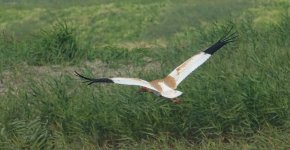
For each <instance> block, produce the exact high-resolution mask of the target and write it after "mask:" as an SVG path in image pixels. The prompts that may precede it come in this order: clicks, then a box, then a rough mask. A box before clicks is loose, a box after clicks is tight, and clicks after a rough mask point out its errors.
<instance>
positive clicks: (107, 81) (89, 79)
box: [75, 71, 114, 85]
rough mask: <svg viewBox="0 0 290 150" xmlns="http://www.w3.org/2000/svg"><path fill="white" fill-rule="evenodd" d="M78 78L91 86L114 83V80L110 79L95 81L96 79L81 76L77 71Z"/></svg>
mask: <svg viewBox="0 0 290 150" xmlns="http://www.w3.org/2000/svg"><path fill="white" fill-rule="evenodd" d="M75 74H76V76H78V77H80V78H82V79H84V80H85V81H84V82H86V83H88V85H91V84H93V83H114V81H113V80H111V79H109V78H98V79H94V78H88V77H85V76H83V75H81V74H79V73H78V72H76V71H75Z"/></svg>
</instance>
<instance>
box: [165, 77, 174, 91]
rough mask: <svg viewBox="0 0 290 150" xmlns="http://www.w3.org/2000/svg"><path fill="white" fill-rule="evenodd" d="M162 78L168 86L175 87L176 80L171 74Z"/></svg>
mask: <svg viewBox="0 0 290 150" xmlns="http://www.w3.org/2000/svg"><path fill="white" fill-rule="evenodd" d="M163 80H164V82H165V84H166V85H168V86H169V87H170V88H172V89H175V88H176V81H175V79H174V78H173V77H172V76H167V77H165V78H164V79H163Z"/></svg>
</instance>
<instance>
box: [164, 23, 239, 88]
mask: <svg viewBox="0 0 290 150" xmlns="http://www.w3.org/2000/svg"><path fill="white" fill-rule="evenodd" d="M231 30H232V28H230V29H229V30H228V31H227V33H226V34H225V36H223V37H222V38H220V39H219V40H218V41H217V42H216V43H215V44H213V45H212V46H211V47H209V48H207V49H206V50H205V51H203V52H200V53H199V54H196V55H194V56H193V57H191V58H189V59H188V60H186V61H185V62H184V63H182V64H181V65H180V66H178V67H177V68H175V69H174V70H173V71H172V72H171V73H170V74H169V75H168V76H170V77H173V78H174V80H175V82H176V84H175V85H176V86H175V88H176V87H177V85H178V84H180V82H181V81H182V80H184V79H185V78H186V77H187V76H188V75H189V74H190V73H191V72H193V71H194V70H195V69H197V68H198V67H199V66H200V65H202V64H203V63H204V62H206V60H207V59H209V58H210V57H211V56H212V55H213V54H214V53H215V52H216V51H217V50H219V49H220V48H222V47H223V46H224V45H226V44H228V43H230V42H234V41H235V39H236V38H237V33H236V32H234V33H231Z"/></svg>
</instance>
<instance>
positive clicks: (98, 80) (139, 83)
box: [75, 71, 158, 91]
mask: <svg viewBox="0 0 290 150" xmlns="http://www.w3.org/2000/svg"><path fill="white" fill-rule="evenodd" d="M75 74H76V76H78V77H80V78H82V79H84V80H85V82H87V83H88V85H91V84H93V83H116V84H123V85H136V86H142V87H146V88H149V89H151V90H154V91H158V90H156V89H155V88H154V87H153V86H152V85H151V84H150V83H149V82H147V81H145V80H141V79H138V78H96V79H94V78H88V77H85V76H83V75H81V74H79V73H77V72H76V71H75Z"/></svg>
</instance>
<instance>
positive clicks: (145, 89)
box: [138, 87, 150, 93]
mask: <svg viewBox="0 0 290 150" xmlns="http://www.w3.org/2000/svg"><path fill="white" fill-rule="evenodd" d="M138 92H139V93H143V92H150V91H149V89H148V88H146V87H141V88H140V89H139V90H138Z"/></svg>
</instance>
